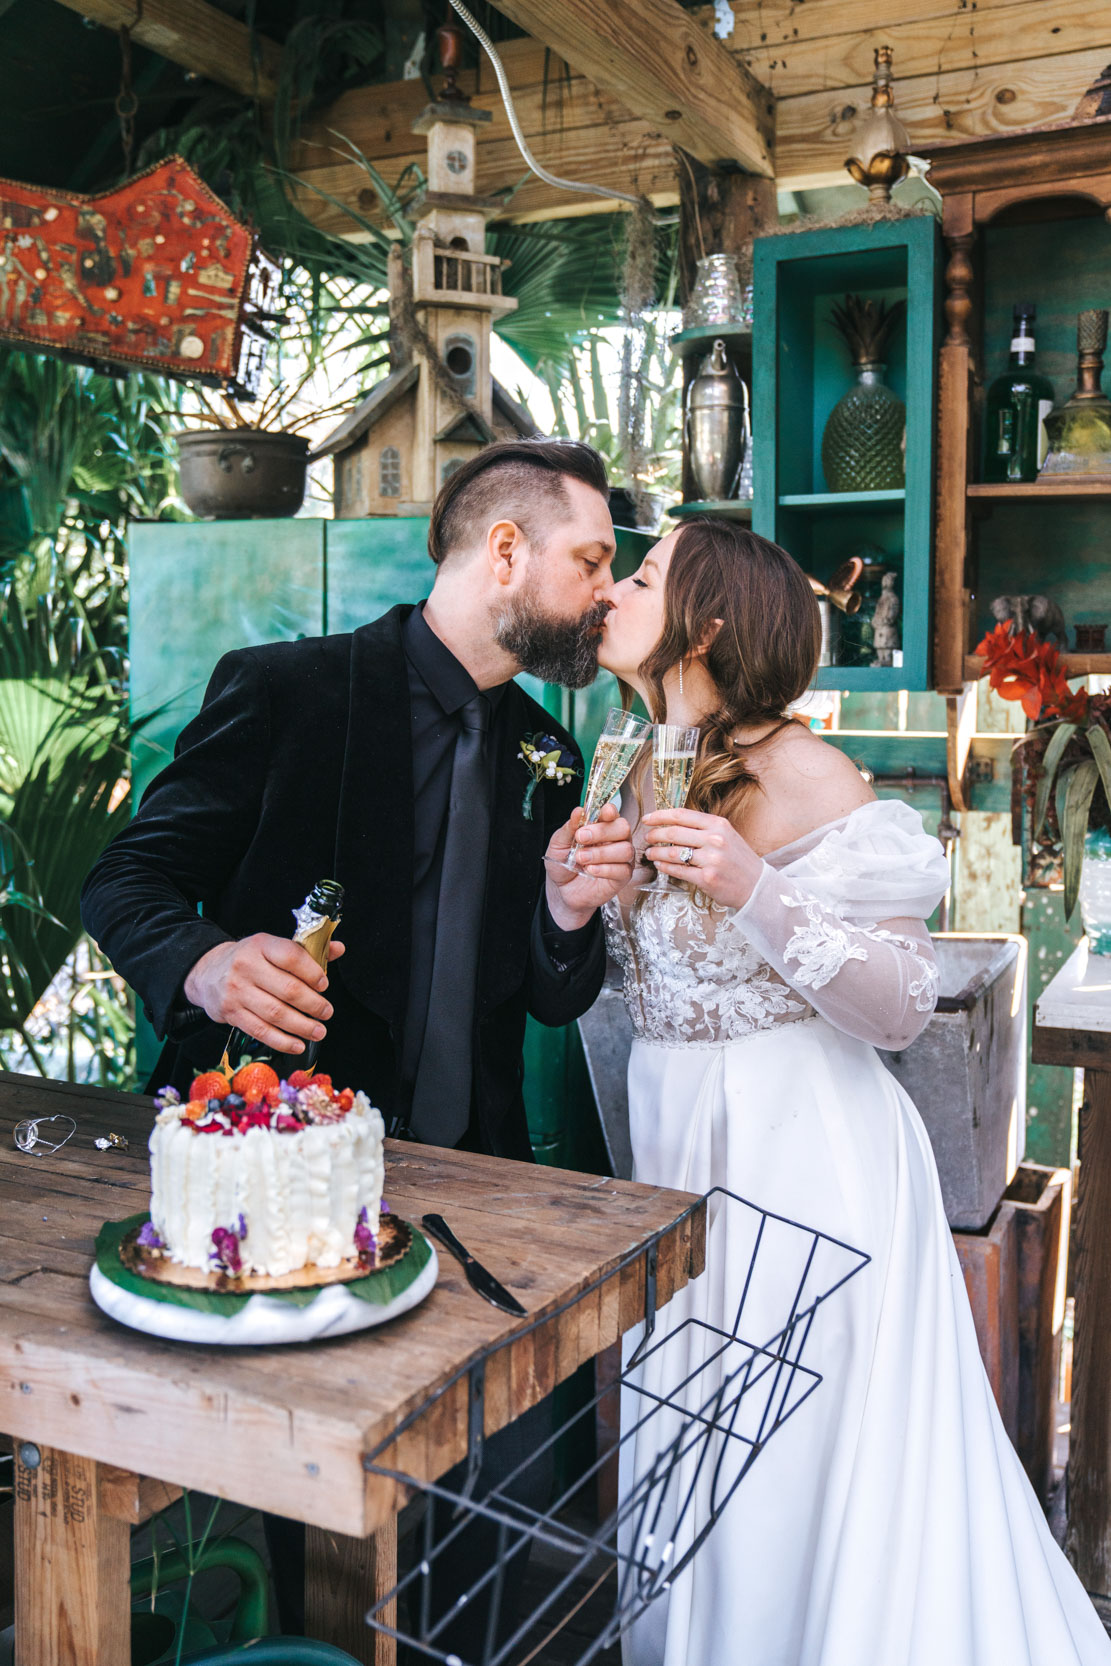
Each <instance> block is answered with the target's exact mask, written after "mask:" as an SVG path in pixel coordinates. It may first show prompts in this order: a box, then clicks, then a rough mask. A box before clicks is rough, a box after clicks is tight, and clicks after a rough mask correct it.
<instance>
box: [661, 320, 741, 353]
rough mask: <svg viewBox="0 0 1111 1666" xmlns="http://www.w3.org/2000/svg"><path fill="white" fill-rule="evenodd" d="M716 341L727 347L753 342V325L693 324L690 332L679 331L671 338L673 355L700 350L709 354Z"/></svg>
mask: <svg viewBox="0 0 1111 1666" xmlns="http://www.w3.org/2000/svg"><path fill="white" fill-rule="evenodd" d="M715 341H724V342H725V344H726V346H727V347H728V346H735V345H736V344H737V343H738V342H740V343H744V342H749V343H751V341H752V325H751V324H692V325H691V327H690V329H688V330H679V331H677V332H676V334H675V335H673V336H672V337H671V350H672V352H673V353H696V352H697V351H698V350H699V348H702V349H703V351H706V352H708V351H709V350H710V348H712V347H713V345H714V342H715Z"/></svg>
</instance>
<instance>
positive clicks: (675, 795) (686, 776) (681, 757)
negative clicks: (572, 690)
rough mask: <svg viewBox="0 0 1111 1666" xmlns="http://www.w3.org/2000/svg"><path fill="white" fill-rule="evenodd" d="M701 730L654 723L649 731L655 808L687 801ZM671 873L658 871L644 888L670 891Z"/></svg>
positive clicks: (674, 807) (678, 807) (672, 886)
mask: <svg viewBox="0 0 1111 1666" xmlns="http://www.w3.org/2000/svg"><path fill="white" fill-rule="evenodd" d="M700 732H701V731H700V730H699V729H698V728H697V726H694V727H691V726H688V725H687V724H685V723H657V724H656V725H655V727H654V729H653V730H652V792H653V795H654V797H655V800H656V809H657V810H681V809H682V808H683V806H684V804H685V803H686V802H687V794H688V793H689V792H690V790H691V778H692V776H693V775H694V762H695V759H696V758H697V756H698V737H699V734H700ZM677 888H678V887H677V886H676V885H675V884H674V883H673V881H672V878H671V875H670V874H665V873H658V874H657V875H656V877H655V879H654V880H652V881H651V882H650V883H649V884H647V885H644V886H641V887H639V889H641V890H646V891H673V890H676V889H677Z"/></svg>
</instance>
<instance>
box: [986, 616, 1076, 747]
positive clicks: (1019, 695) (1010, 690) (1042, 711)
mask: <svg viewBox="0 0 1111 1666" xmlns="http://www.w3.org/2000/svg"><path fill="white" fill-rule="evenodd" d="M976 652H977V654H979V655H980V656H981V658H982V659H983V661H984V670H985V671H986V672H987V675H988V681H989V682H990V684H991V686H992V688H993V689H994V690H995V692H996V693H997V694H998V695H999V696H1000V698H1001V699H1003V700H1018V701H1020V702H1021V704H1022V709H1023V711H1024V712H1025V713H1026V716H1027V717H1028V718H1029V719H1030V721H1031V722H1032V723H1036V722H1037V720H1038V718H1039V717H1042V716H1046V717H1063V718H1067V719H1068V721H1069V722H1070V723H1079V722H1081V721H1082V720H1083V718H1084V717H1085V715H1086V713H1087V710H1088V692H1087V690H1086V689H1083V688H1079V689H1076V690H1073V689H1070V687H1069V684H1068V678H1067V676H1066V674H1065V667H1064V664H1063V662H1062V659H1061V656H1060V654H1059V653H1058V652H1057V650H1056V648H1054V647H1052V646H1051V644H1050V643H1048V642H1041V641H1039V639H1038V638H1037V637H1036V636H1035V634H1034V632H1033V631H1012V630H1011V628H1010V627H1009V626H1008V625H996V627H995V629H994V630H992V631H989V632H988V634H987V635H986V636H985V637H984V639H983V641H982V642H980V643H978V645H977V647H976Z"/></svg>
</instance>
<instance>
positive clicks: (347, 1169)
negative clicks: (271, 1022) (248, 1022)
mask: <svg viewBox="0 0 1111 1666" xmlns="http://www.w3.org/2000/svg"><path fill="white" fill-rule="evenodd" d="M155 1104H156V1105H157V1106H158V1116H157V1118H156V1119H155V1124H154V1130H153V1132H152V1134H151V1137H150V1175H151V1207H150V1224H149V1226H147V1227H144V1228H143V1234H145V1235H146V1236H145V1237H144V1236H143V1234H141V1235H140V1242H141V1243H144V1244H145V1245H146V1246H148V1247H151V1248H156V1249H160V1250H161V1251H162V1253H163V1254H164V1255H166V1256H168V1257H169V1258H170V1259H171V1260H173V1261H176V1262H179V1263H180V1264H181V1265H183V1266H186V1267H195V1268H199V1269H201V1270H202V1271H205V1272H216V1273H223V1274H225V1275H226V1276H227V1277H230V1278H236V1277H239V1276H240V1275H241V1274H246V1273H252V1274H264V1275H269V1276H280V1275H282V1274H286V1273H292V1272H296V1271H298V1270H299V1269H301V1268H304V1267H307V1266H313V1267H320V1268H334V1267H338V1266H340V1264H341V1263H343V1262H345V1261H348V1260H351V1259H357V1258H359V1257H360V1256H365V1255H366V1254H367V1253H368V1252H369V1251H370V1250H372V1249H373V1245H374V1241H375V1239H376V1237H377V1233H378V1222H379V1214H380V1210H381V1202H382V1183H383V1178H384V1156H383V1142H384V1139H385V1128H384V1126H383V1123H382V1117H381V1113H380V1112H379V1111H377V1110H376V1109H375V1108H374V1106H373V1105H372V1104H371V1103H370V1101H369V1100H368V1099H367V1097H366V1095H365V1094H364V1093H355V1092H353V1091H352V1090H351V1089H350V1088H344V1089H343V1090H342V1092H339V1093H337V1092H336V1091H335V1089H334V1088H333V1086H332V1082H331V1078H330V1077H328V1076H323V1075H315V1074H314V1075H310V1074H308V1073H307V1072H306V1071H303V1070H296V1071H294V1072H293V1074H292V1075H291V1076H290V1078H289V1080H288V1081H286V1082H281V1081H279V1079H278V1076H277V1073H276V1072H275V1071H274V1070H272V1069H271V1068H270V1066H269V1065H268V1064H260V1063H254V1064H248V1065H245V1066H244V1067H243V1069H242V1070H239V1071H237V1072H236V1074H235V1075H234V1076H233V1077H232V1078H231V1080H230V1081H229V1080H228V1078H227V1077H226V1076H225V1075H224V1074H223V1073H222V1072H220V1071H218V1070H211V1071H207V1072H205V1074H204V1075H202V1076H198V1077H197V1078H196V1080H195V1081H194V1082H193V1085H192V1087H191V1089H190V1093H189V1099H188V1100H187V1101H186V1102H185V1103H182V1102H181V1100H180V1097H179V1095H178V1094H177V1093H176V1092H175V1090H174V1089H172V1088H166V1089H164V1090H163V1091H162V1093H160V1094H159V1095H157V1096H156V1099H155Z"/></svg>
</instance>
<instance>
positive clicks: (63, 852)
mask: <svg viewBox="0 0 1111 1666" xmlns="http://www.w3.org/2000/svg"><path fill="white" fill-rule="evenodd" d="M173 398H174V396H173V394H172V393H171V394H168V393H167V389H166V387H165V385H164V384H163V383H161V382H160V381H158V380H157V379H156V378H154V377H146V376H138V377H130V378H126V379H121V380H116V379H113V378H110V377H106V376H101V375H98V374H97V373H95V372H94V371H91V370H87V369H83V368H79V367H76V366H73V365H67V364H63V363H62V362H60V361H59V360H56V359H51V358H47V357H40V356H36V355H32V354H22V353H17V352H14V351H12V350H10V349H7V348H4V349H0V459H2V464H3V469H4V472H5V476H6V479H7V481H8V486H9V496H10V500H14V499H15V497H16V494H18V503H19V505H20V510H21V513H20V514H19V515H13V516H11V517H9V521H8V528H9V535H8V537H7V540H6V542H5V544H4V546H3V550H2V553H0V560H2V568H0V824H2V825H0V1055H2V1056H3V1057H4V1058H5V1060H6V1061H7V1063H8V1064H9V1065H12V1066H15V1067H17V1068H20V1067H25V1066H27V1065H30V1066H32V1067H34V1068H37V1069H40V1070H42V1071H43V1073H44V1074H50V1075H66V1074H73V1072H74V1071H75V1070H76V1069H77V1067H78V1055H80V1054H83V1055H84V1056H85V1057H86V1058H87V1059H90V1060H91V1059H92V1058H93V1057H94V1056H95V1059H96V1069H97V1072H98V1074H99V1075H100V1076H101V1077H102V1078H107V1079H110V1080H112V1081H118V1082H119V1083H120V1084H121V1085H123V1083H124V1082H125V1081H126V1077H127V1070H128V1058H129V1050H130V1039H131V1030H132V1028H133V1026H132V1024H131V1020H130V1016H129V1014H128V1012H127V1006H126V992H125V991H124V988H123V985H122V982H121V981H120V980H118V979H114V978H113V977H112V975H111V974H110V972H109V969H108V968H107V967H105V966H104V965H103V964H102V963H101V962H100V961H99V957H98V956H97V955H96V951H95V949H94V948H93V946H92V945H91V944H89V943H88V941H87V940H86V939H84V938H83V935H82V932H81V924H80V917H79V907H78V903H79V896H80V888H81V883H82V880H83V878H84V875H85V873H86V872H87V871H88V868H89V867H90V866H91V864H92V862H93V860H94V859H95V858H96V856H97V855H98V854H99V852H100V850H101V849H102V848H103V846H104V844H105V843H106V842H107V840H108V839H109V838H110V837H111V835H112V833H113V832H114V831H115V829H116V827H117V826H119V825H120V824H121V823H122V821H123V820H125V819H126V816H127V814H128V804H127V790H126V789H127V783H126V774H127V759H128V731H127V712H126V690H125V653H126V643H127V588H126V585H127V566H126V557H125V549H124V536H125V531H126V526H127V521H128V517H129V516H130V515H131V514H133V513H143V514H147V515H158V514H171V515H172V514H176V513H177V512H178V509H177V504H176V500H175V499H174V497H173V495H172V486H173V480H174V464H173V458H172V451H171V448H170V445H169V438H168V436H169V429H170V426H171V424H172V421H173V418H174V413H173V411H172V409H168V408H167V406H168V405H170V406H172V403H173ZM48 992H49V999H48V1000H46V998H47V997H48ZM44 1000H45V1001H46V1005H45V1006H44ZM47 1008H49V1011H48V1010H47Z"/></svg>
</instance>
